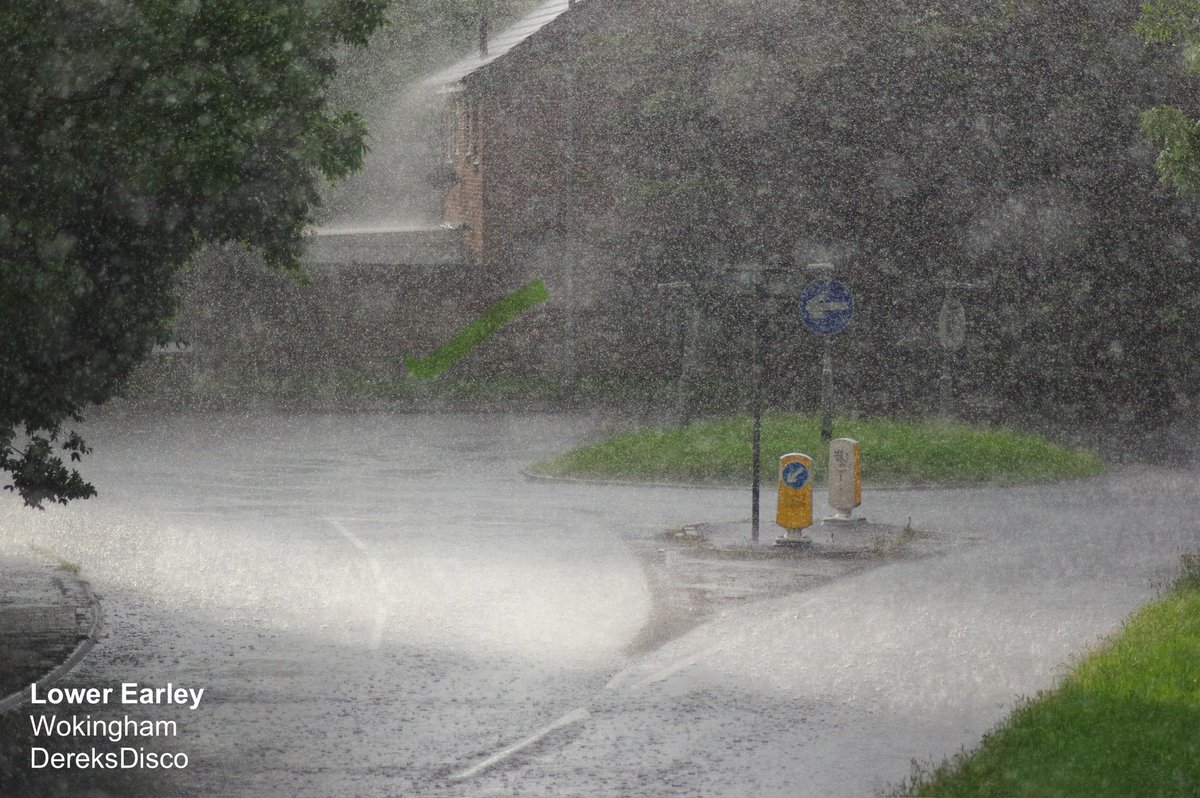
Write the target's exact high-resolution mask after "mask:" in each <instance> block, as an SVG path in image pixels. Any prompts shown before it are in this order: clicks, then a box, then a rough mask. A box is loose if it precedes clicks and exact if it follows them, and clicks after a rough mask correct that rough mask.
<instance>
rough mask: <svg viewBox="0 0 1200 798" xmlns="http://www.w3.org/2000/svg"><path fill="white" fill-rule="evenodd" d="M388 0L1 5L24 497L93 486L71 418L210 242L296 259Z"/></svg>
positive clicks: (0, 167) (156, 337) (18, 483)
mask: <svg viewBox="0 0 1200 798" xmlns="http://www.w3.org/2000/svg"><path fill="white" fill-rule="evenodd" d="M386 5H387V3H386V0H307V1H306V2H293V0H137V2H133V0H119V1H118V2H105V1H104V0H12V2H6V3H4V4H3V6H0V60H2V61H3V64H4V69H3V70H0V131H2V132H0V137H2V139H0V148H2V152H3V155H2V157H0V320H2V323H3V335H0V471H3V472H7V473H8V476H9V477H10V479H11V484H10V485H7V486H6V487H7V488H8V489H10V490H16V491H17V492H18V493H19V494H20V495H21V496H22V497H23V498H24V500H25V501H26V502H27V503H29V504H33V505H39V504H40V503H42V502H44V501H59V502H65V501H67V500H68V499H72V498H80V497H85V496H89V495H91V494H92V493H94V490H93V489H92V487H91V486H90V485H88V484H87V483H86V482H84V481H83V480H82V479H81V478H80V476H79V475H78V474H77V473H76V472H74V471H73V470H72V469H71V467H70V466H69V464H67V463H64V458H69V459H71V460H76V459H78V458H79V456H80V455H81V454H83V453H85V452H86V451H87V448H86V446H85V444H84V442H83V440H82V439H81V438H80V437H79V436H78V435H77V434H75V433H74V432H73V431H70V430H69V429H68V428H67V427H69V426H70V424H71V423H72V422H78V421H79V420H80V413H81V412H82V411H83V409H84V408H85V407H86V406H88V405H89V404H93V403H99V402H103V401H104V400H106V399H108V398H109V397H110V396H111V395H112V394H113V392H114V391H115V390H116V388H117V387H118V386H119V384H120V383H121V381H122V380H123V379H124V378H125V377H126V376H127V375H128V374H129V372H130V370H131V369H132V368H133V366H135V365H136V364H137V363H138V362H139V361H140V360H141V359H142V358H144V357H145V356H146V354H147V353H148V352H149V350H150V349H151V348H152V347H153V346H154V345H155V344H156V343H158V342H162V341H164V339H165V337H166V334H167V326H168V324H169V321H170V319H171V316H172V313H173V310H174V307H173V300H172V294H171V286H172V278H173V275H174V273H175V272H176V271H177V270H178V269H179V268H180V267H182V266H183V265H184V264H185V263H186V262H187V261H188V260H189V258H191V257H192V256H193V255H195V254H196V253H197V252H198V251H199V250H200V249H202V248H203V247H205V246H207V245H210V244H220V243H241V244H245V245H251V246H256V247H259V248H261V250H262V252H263V255H264V257H265V259H266V261H267V262H268V263H269V264H271V265H272V266H274V267H276V268H279V269H282V270H285V271H292V272H297V271H298V270H299V261H298V256H299V253H300V236H301V233H302V231H303V229H304V228H305V227H306V226H307V225H308V224H309V222H310V221H311V218H312V210H313V208H314V207H315V206H316V205H317V204H318V201H319V199H318V187H319V185H320V182H321V181H322V180H323V179H336V178H339V177H342V176H344V175H346V174H347V173H349V172H351V171H353V170H354V169H356V168H357V167H358V166H359V164H360V163H361V160H362V157H363V153H364V145H363V136H364V132H365V131H364V128H363V125H362V123H361V121H360V120H359V118H358V117H357V116H356V115H355V114H353V113H349V112H338V111H335V110H333V109H331V108H330V107H329V103H328V102H327V99H326V94H327V90H328V87H329V84H330V81H331V79H332V77H333V75H334V72H335V61H334V55H335V51H336V50H337V48H339V47H343V46H361V45H364V44H365V43H366V41H367V38H368V36H369V35H370V34H371V32H372V31H373V30H374V29H375V28H376V27H378V26H379V25H380V24H381V22H382V21H383V15H384V11H385V7H386Z"/></svg>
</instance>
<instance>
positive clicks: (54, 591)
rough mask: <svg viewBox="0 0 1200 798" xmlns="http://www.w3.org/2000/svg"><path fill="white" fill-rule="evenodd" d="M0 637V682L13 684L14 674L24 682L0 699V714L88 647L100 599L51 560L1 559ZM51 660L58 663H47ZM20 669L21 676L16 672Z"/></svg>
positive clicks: (50, 681)
mask: <svg viewBox="0 0 1200 798" xmlns="http://www.w3.org/2000/svg"><path fill="white" fill-rule="evenodd" d="M0 577H2V582H3V584H4V587H5V592H4V593H0V640H3V641H4V643H5V645H4V652H5V655H6V659H0V668H2V669H4V670H5V671H7V672H6V673H5V672H0V679H3V681H2V682H0V684H3V686H4V687H8V688H11V683H12V682H14V681H16V680H17V679H18V678H20V680H21V681H22V682H26V680H27V679H29V677H30V676H32V675H34V674H36V673H38V672H40V673H41V676H40V677H38V678H37V679H36V680H32V679H29V681H28V682H26V683H24V684H22V685H21V687H20V688H19V689H17V690H16V691H15V692H12V693H10V694H9V695H7V696H4V697H3V698H0V713H2V712H9V711H11V710H14V709H16V708H18V707H20V706H22V705H23V704H25V703H27V702H28V701H29V699H30V697H31V696H30V689H29V683H32V684H36V685H37V686H38V688H47V687H49V686H50V685H52V684H54V683H55V682H57V681H58V680H59V679H61V678H62V677H63V676H65V675H66V674H67V673H69V672H70V671H71V670H72V669H74V668H75V667H76V666H77V665H78V664H79V662H80V661H81V660H82V659H83V658H84V657H85V656H86V655H87V653H88V652H89V651H91V649H92V647H93V646H94V645H95V644H96V639H97V636H98V634H99V632H100V626H101V621H102V611H101V606H100V600H99V598H98V597H97V596H96V594H95V592H93V590H92V587H91V585H90V584H89V583H88V582H87V581H85V580H83V579H80V578H78V577H77V576H75V575H74V574H72V573H71V572H69V571H67V570H66V569H63V568H56V567H54V566H51V565H49V564H43V565H41V566H38V565H37V564H35V563H33V562H29V563H23V562H20V561H19V560H18V561H17V562H13V561H12V560H5V559H0ZM52 662H56V663H57V664H55V665H53V666H52V667H49V670H45V668H46V667H47V666H48V665H49V664H50V663H52ZM23 672H24V674H25V676H24V677H23V678H22V677H21V676H20V674H22V673H23Z"/></svg>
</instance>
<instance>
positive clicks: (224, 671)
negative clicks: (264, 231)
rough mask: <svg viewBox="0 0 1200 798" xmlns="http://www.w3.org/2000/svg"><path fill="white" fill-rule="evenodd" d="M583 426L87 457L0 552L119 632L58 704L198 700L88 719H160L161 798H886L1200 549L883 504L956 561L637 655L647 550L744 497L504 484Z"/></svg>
mask: <svg viewBox="0 0 1200 798" xmlns="http://www.w3.org/2000/svg"><path fill="white" fill-rule="evenodd" d="M601 425H602V422H601V421H600V420H598V419H590V418H583V417H574V416H544V415H530V416H503V415H445V416H412V415H407V416H406V415H391V414H359V415H282V414H259V415H249V416H237V415H212V416H201V417H191V418H179V419H135V420H130V419H125V420H123V421H122V422H121V423H116V422H115V421H113V422H110V423H107V424H103V423H102V424H99V425H97V427H96V429H95V430H94V432H93V434H92V438H91V440H92V442H93V443H94V444H95V446H96V454H95V455H93V457H92V458H91V462H89V464H88V471H87V473H86V476H87V477H88V478H89V479H91V480H93V481H94V482H95V484H96V486H97V487H98V489H99V490H100V492H101V496H100V497H99V498H97V499H95V500H91V501H87V502H79V503H75V504H73V505H71V506H69V507H66V508H51V509H48V510H47V511H46V512H44V513H30V512H28V511H24V510H22V509H21V508H20V507H19V506H18V504H17V502H15V501H13V500H12V499H11V497H4V500H3V501H2V502H0V529H5V530H8V531H10V532H11V534H12V535H14V536H16V537H18V538H20V539H22V540H24V541H27V542H29V543H32V544H34V545H36V546H38V547H39V549H40V550H41V551H44V552H48V553H52V554H53V556H55V557H58V558H60V559H64V560H69V561H71V562H74V563H76V564H78V565H79V566H80V568H81V572H82V574H83V575H84V576H85V577H86V578H89V579H90V580H91V581H92V583H93V586H94V587H95V589H96V591H97V592H98V593H99V594H100V595H101V597H102V599H103V602H104V609H105V626H104V633H103V636H102V638H101V640H100V642H99V644H98V645H97V646H96V647H95V649H94V650H93V651H92V652H91V653H90V654H89V655H88V656H87V658H86V659H85V660H84V662H83V663H82V665H81V666H80V667H79V668H78V669H76V670H75V671H74V672H73V673H72V674H70V675H69V676H68V677H67V678H66V679H65V680H64V681H63V682H62V684H63V686H76V687H88V686H98V685H108V684H115V683H120V682H130V681H136V682H138V683H140V684H146V685H153V686H166V685H167V684H171V685H173V686H176V687H180V686H181V687H184V688H204V690H205V693H204V698H203V700H202V701H201V702H200V703H199V705H198V706H197V707H196V708H195V709H189V708H187V707H181V706H171V707H162V706H155V707H135V708H133V709H127V708H120V707H109V708H107V709H97V710H96V712H97V714H98V715H104V714H105V713H107V715H106V716H109V715H115V716H120V715H122V714H125V713H128V714H129V715H131V716H135V717H144V718H151V719H164V718H170V719H175V720H177V721H178V734H177V736H176V737H173V738H171V739H153V740H148V741H147V740H143V741H138V742H136V743H134V744H135V745H143V746H145V747H146V748H147V749H151V748H154V749H162V750H180V751H185V752H186V753H187V754H188V755H189V759H190V765H189V767H188V768H187V769H186V770H183V771H178V772H172V773H156V774H154V777H155V778H156V779H158V781H157V782H156V786H155V787H154V788H153V790H151V791H150V792H147V794H168V792H167V788H169V790H170V793H169V794H179V795H187V796H191V795H195V796H208V795H222V796H314V797H315V796H374V795H379V796H385V795H387V796H392V795H421V796H450V795H455V796H460V795H467V796H493V795H547V796H550V795H563V794H581V795H582V794H586V795H589V796H593V795H649V796H684V795H706V796H709V795H711V796H750V795H754V796H761V795H778V796H784V795H790V796H795V795H814V796H815V795H821V796H829V795H846V796H859V795H864V794H871V793H872V792H873V791H876V790H882V789H886V788H887V787H888V786H889V785H893V784H896V783H898V782H899V781H900V780H901V779H903V778H904V776H905V775H906V774H907V773H908V767H909V763H910V762H911V760H912V759H914V758H916V759H918V760H924V759H932V760H935V761H936V760H938V759H940V758H941V757H943V756H948V755H952V754H953V753H955V752H957V751H958V750H959V749H960V748H961V747H962V746H964V745H965V746H968V747H969V746H971V745H973V744H974V743H975V742H976V741H977V740H978V738H979V736H980V735H981V734H983V733H984V732H985V731H987V729H988V728H990V727H991V726H992V725H994V724H995V723H996V722H997V721H998V720H999V719H1000V718H1001V717H1003V715H1004V714H1005V713H1006V711H1007V710H1008V709H1009V708H1011V706H1012V705H1013V704H1014V703H1015V702H1016V701H1017V700H1018V699H1019V697H1020V696H1027V695H1032V694H1033V693H1034V692H1036V691H1037V690H1038V689H1042V688H1044V687H1049V686H1051V685H1052V684H1053V683H1054V681H1055V679H1057V678H1059V677H1060V676H1061V675H1062V674H1063V673H1065V672H1066V668H1067V667H1069V665H1070V662H1071V661H1072V659H1073V658H1074V657H1075V656H1077V655H1078V654H1079V653H1080V652H1082V651H1083V650H1085V649H1086V648H1087V647H1088V646H1091V645H1094V644H1096V643H1097V642H1098V641H1099V640H1100V639H1101V636H1102V635H1104V634H1107V633H1109V632H1111V631H1112V630H1113V629H1115V628H1116V626H1117V625H1119V623H1120V621H1121V620H1122V619H1123V618H1124V617H1125V616H1126V615H1127V614H1128V613H1129V612H1130V611H1132V610H1133V609H1135V608H1136V607H1137V606H1138V605H1139V604H1140V603H1142V602H1144V601H1146V600H1148V599H1149V598H1152V597H1153V596H1154V595H1155V592H1156V590H1158V589H1160V588H1161V587H1162V586H1164V585H1165V584H1167V582H1168V581H1169V580H1170V578H1171V576H1172V574H1173V572H1174V567H1175V564H1176V562H1177V560H1178V556H1179V554H1180V553H1182V552H1184V551H1187V550H1195V549H1196V548H1197V547H1200V537H1198V534H1197V531H1196V526H1195V525H1194V523H1193V521H1192V519H1191V507H1194V506H1195V501H1196V498H1197V497H1196V495H1195V494H1196V492H1197V489H1196V480H1195V479H1194V477H1193V476H1192V475H1190V474H1185V473H1176V472H1169V471H1155V470H1150V469H1140V470H1137V471H1135V472H1132V473H1128V472H1120V473H1118V474H1116V475H1114V476H1112V477H1106V478H1103V479H1098V480H1091V481H1087V482H1080V483H1073V484H1065V485H1058V486H1045V487H1024V488H1012V489H992V488H980V489H969V490H967V489H960V490H918V491H876V492H870V491H868V492H867V494H866V495H865V497H864V498H865V503H864V507H863V512H864V513H865V514H866V515H868V516H870V517H871V518H872V520H877V521H880V522H884V523H891V524H899V525H903V524H905V523H907V522H908V519H909V518H911V519H912V523H913V525H914V526H916V527H919V528H927V529H932V530H936V531H938V532H940V533H944V534H946V535H948V536H950V537H951V538H953V540H954V545H953V546H951V547H950V548H949V550H947V551H946V552H944V553H942V554H940V555H938V556H935V557H930V558H926V559H921V560H915V561H900V562H896V563H893V564H890V565H886V566H881V567H878V568H875V569H872V570H870V571H866V572H863V573H860V574H857V575H854V576H850V577H847V578H844V579H841V580H838V581H836V582H832V583H828V584H825V585H823V586H819V587H816V588H814V589H811V590H806V591H804V592H799V593H795V594H793V595H786V596H781V597H775V598H772V599H769V600H766V601H756V602H741V603H739V602H737V601H730V602H727V603H726V604H724V605H722V606H720V607H718V609H717V611H716V612H715V614H713V615H712V617H711V618H710V619H709V621H708V622H707V623H705V624H703V625H701V626H699V627H697V628H695V629H692V630H691V631H686V632H685V633H682V634H680V636H678V637H677V638H676V639H673V640H666V641H665V645H663V646H662V647H661V648H659V649H658V650H656V651H651V652H649V653H644V652H640V653H638V654H636V655H635V654H631V653H630V647H629V646H630V643H631V641H633V640H634V639H635V638H636V637H637V636H638V634H639V631H640V630H642V629H643V627H644V625H645V624H646V622H647V619H648V617H649V616H650V614H651V610H652V605H653V598H654V596H653V595H652V593H651V585H650V583H649V582H648V580H647V571H646V569H645V568H644V563H643V562H642V561H640V560H639V557H638V551H641V550H644V542H645V541H646V540H650V539H653V538H654V537H655V536H656V535H658V534H659V533H660V532H661V531H662V530H663V529H665V528H667V527H672V526H681V525H683V524H686V523H694V522H699V521H726V520H735V519H739V518H744V517H745V516H746V515H748V512H747V511H748V508H747V507H746V504H747V497H746V495H745V492H743V491H734V490H722V489H704V490H699V489H668V488H650V487H647V488H634V487H619V486H590V485H579V484H561V483H545V482H533V481H529V480H527V479H526V478H525V477H524V476H522V474H521V470H522V469H523V468H524V467H525V466H527V465H528V464H529V463H531V462H533V461H536V460H538V459H541V458H543V457H545V456H548V455H550V454H552V453H554V452H558V451H561V450H563V449H566V448H569V447H570V446H572V445H575V444H577V443H580V442H583V441H585V440H589V439H591V438H593V437H594V436H595V435H596V434H598V431H599V429H600V427H601ZM865 456H869V453H864V457H865ZM771 509H772V506H771V505H770V503H769V502H768V506H767V507H766V508H765V512H764V515H765V516H766V517H768V518H769V517H771V515H770V511H771ZM768 534H771V533H770V532H768ZM685 629H686V627H681V631H683V630H685ZM523 742H524V743H528V745H527V746H525V747H523V748H521V750H519V751H516V750H513V749H514V747H516V746H520V745H521V744H522V743H523Z"/></svg>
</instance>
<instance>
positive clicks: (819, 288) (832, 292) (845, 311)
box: [800, 280, 854, 335]
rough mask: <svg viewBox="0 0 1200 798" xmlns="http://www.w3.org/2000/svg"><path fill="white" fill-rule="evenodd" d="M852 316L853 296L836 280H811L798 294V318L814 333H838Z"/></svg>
mask: <svg viewBox="0 0 1200 798" xmlns="http://www.w3.org/2000/svg"><path fill="white" fill-rule="evenodd" d="M853 316H854V297H852V296H851V295H850V289H849V288H847V287H846V286H845V285H843V284H842V283H839V282H838V281H837V280H813V281H812V282H811V283H809V284H808V285H807V286H805V288H804V291H803V292H802V293H801V294H800V319H801V320H802V321H803V322H804V326H805V327H807V328H808V329H810V330H812V331H813V332H815V333H821V334H822V335H833V334H835V333H839V332H841V331H842V330H843V329H845V327H846V325H847V324H849V323H850V319H851V317H853Z"/></svg>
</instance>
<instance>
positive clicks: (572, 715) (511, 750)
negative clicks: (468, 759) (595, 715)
mask: <svg viewBox="0 0 1200 798" xmlns="http://www.w3.org/2000/svg"><path fill="white" fill-rule="evenodd" d="M591 716H592V713H590V712H588V711H587V709H585V708H584V707H580V708H579V709H573V710H571V711H570V712H568V713H567V714H565V715H563V716H562V717H561V718H559V719H558V720H556V721H554V722H553V723H551V724H550V725H548V726H543V727H542V728H540V729H538V730H537V731H535V732H534V733H533V734H531V735H529V736H528V737H526V738H525V739H524V740H522V741H521V742H519V743H516V744H515V745H510V746H509V747H508V748H505V749H504V750H503V751H498V752H496V753H494V754H492V755H491V756H489V757H488V758H487V759H485V760H483V761H482V762H480V763H479V764H477V765H473V766H471V767H469V768H467V769H466V770H464V771H463V772H462V773H458V774H455V775H454V776H451V777H450V779H451V780H452V781H465V780H466V779H470V778H473V777H475V776H477V775H479V774H480V773H482V772H483V771H485V770H487V769H488V768H490V767H494V766H495V765H498V764H500V763H501V762H503V761H504V760H506V759H508V758H509V757H512V756H514V755H515V754H519V753H520V752H522V751H524V750H525V749H526V748H528V747H529V746H531V745H533V744H535V743H537V742H539V741H541V740H542V739H543V738H545V737H546V736H547V735H549V734H552V733H554V732H556V731H558V730H559V729H561V728H563V727H565V726H570V725H571V724H572V723H578V722H580V721H583V720H587V719H588V718H590V717H591Z"/></svg>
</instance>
